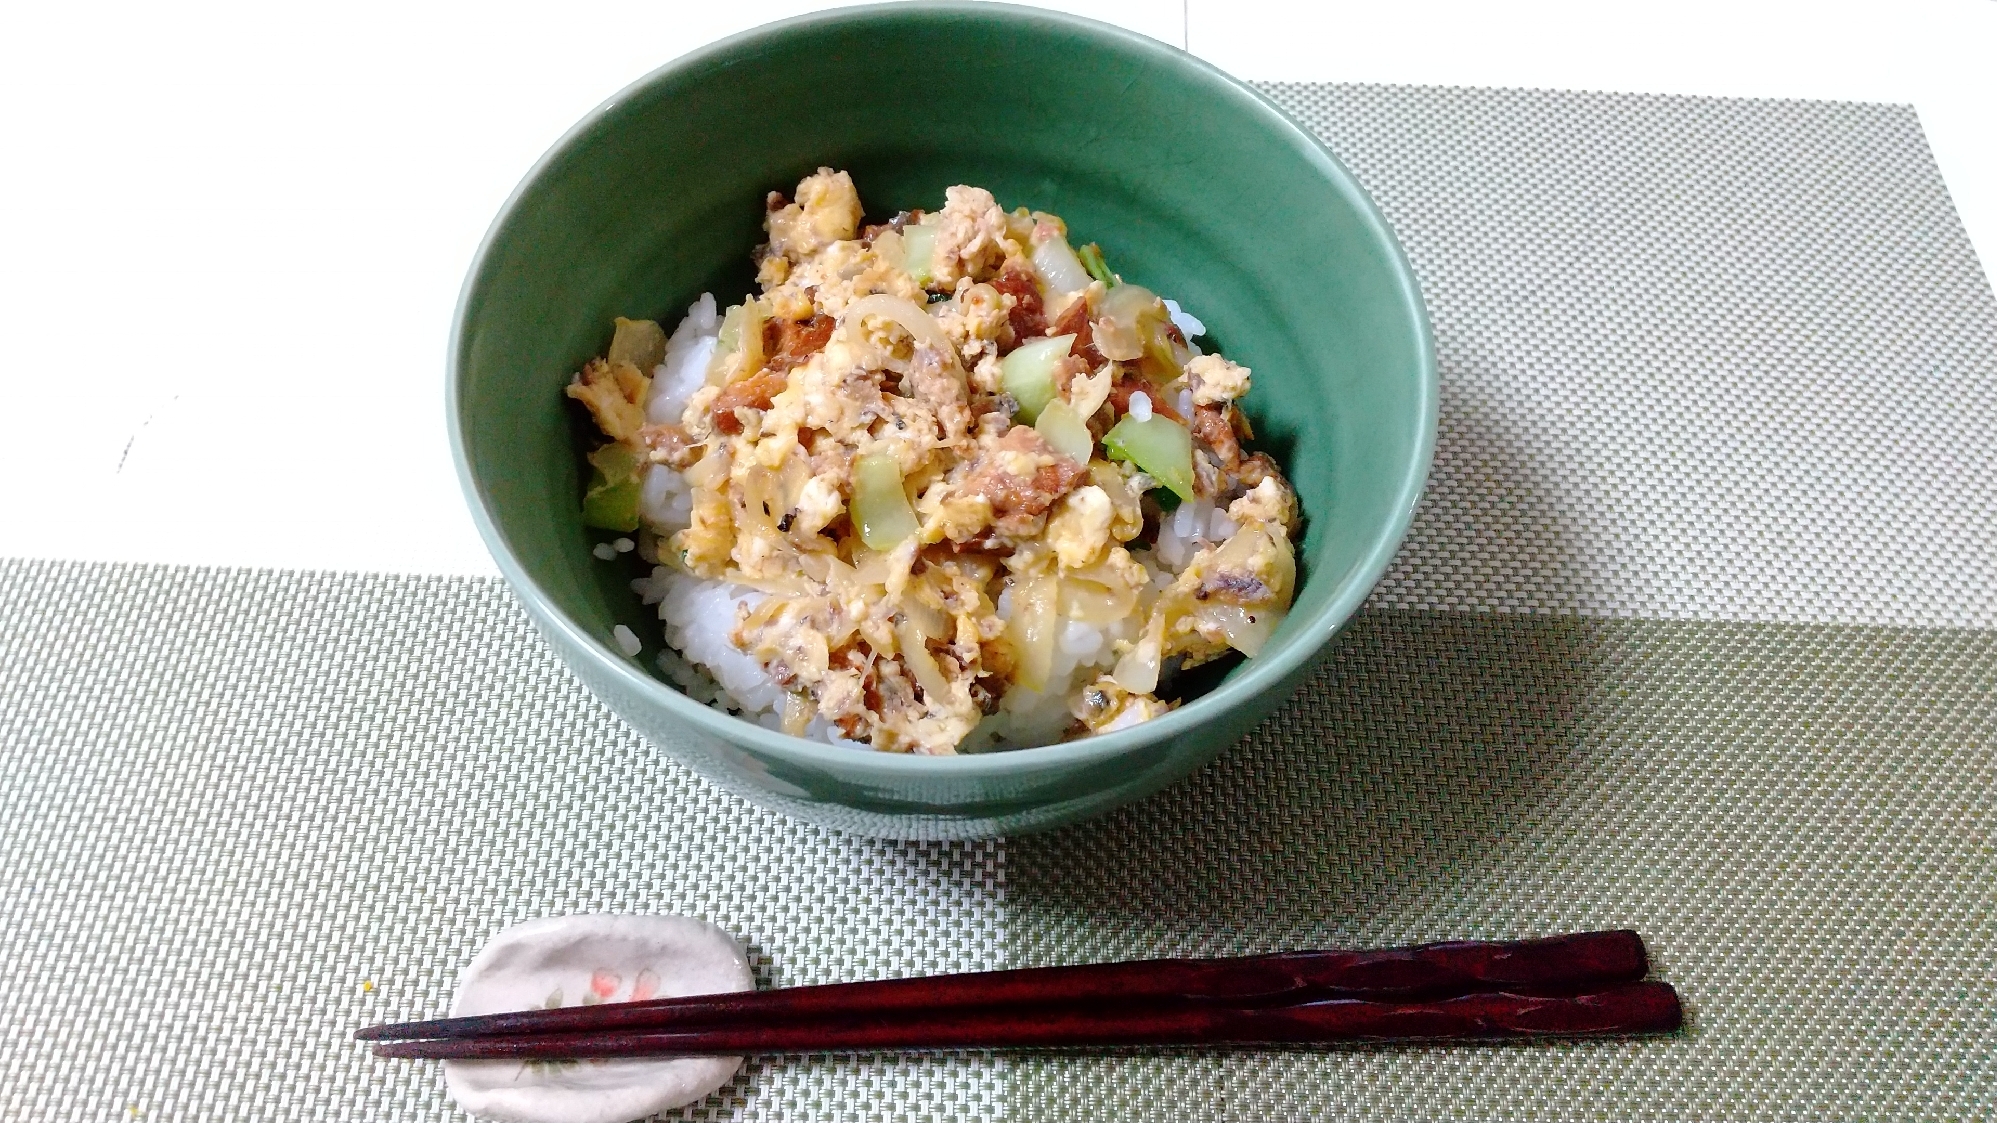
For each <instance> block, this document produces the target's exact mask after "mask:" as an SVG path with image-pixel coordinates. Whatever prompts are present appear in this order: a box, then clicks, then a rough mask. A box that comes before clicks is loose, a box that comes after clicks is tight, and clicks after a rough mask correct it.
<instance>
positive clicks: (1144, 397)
mask: <svg viewBox="0 0 1997 1123" xmlns="http://www.w3.org/2000/svg"><path fill="white" fill-rule="evenodd" d="M1130 419H1131V420H1132V421H1135V422H1137V423H1138V424H1139V425H1142V424H1144V423H1145V422H1146V421H1149V420H1151V395H1149V394H1147V393H1145V392H1144V391H1142V390H1139V391H1138V392H1136V393H1135V394H1132V395H1131V396H1130Z"/></svg>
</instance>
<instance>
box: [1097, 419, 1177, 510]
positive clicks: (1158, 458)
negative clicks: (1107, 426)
mask: <svg viewBox="0 0 1997 1123" xmlns="http://www.w3.org/2000/svg"><path fill="white" fill-rule="evenodd" d="M1103 450H1104V451H1106V452H1108V453H1109V458H1110V459H1111V460H1127V461H1129V462H1130V463H1132V464H1135V465H1137V467H1138V468H1139V469H1141V470H1142V471H1143V472H1144V474H1146V475H1148V476H1150V477H1151V478H1153V479H1155V480H1157V481H1158V482H1159V483H1162V484H1164V485H1165V486H1166V487H1168V488H1171V489H1172V491H1173V493H1174V494H1176V495H1177V496H1178V497H1179V498H1181V499H1191V498H1192V497H1193V435H1192V434H1191V433H1189V432H1187V431H1186V427H1185V426H1184V425H1181V424H1179V423H1178V422H1176V421H1174V420H1172V419H1171V418H1169V417H1166V416H1165V415H1163V414H1159V413H1154V414H1152V415H1151V418H1150V420H1148V421H1139V420H1137V419H1136V418H1133V417H1129V416H1126V417H1124V418H1123V420H1121V421H1118V422H1117V423H1116V427H1115V428H1113V429H1111V430H1110V431H1109V432H1107V433H1105V434H1103Z"/></svg>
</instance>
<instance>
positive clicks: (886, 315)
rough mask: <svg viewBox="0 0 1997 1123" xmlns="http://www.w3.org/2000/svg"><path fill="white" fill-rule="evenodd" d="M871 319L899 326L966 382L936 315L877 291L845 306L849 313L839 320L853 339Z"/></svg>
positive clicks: (849, 337) (954, 352) (953, 347)
mask: <svg viewBox="0 0 1997 1123" xmlns="http://www.w3.org/2000/svg"><path fill="white" fill-rule="evenodd" d="M868 316H878V317H880V318H881V319H883V320H887V321H889V322H891V323H895V324H899V325H900V326H901V329H902V330H903V331H906V332H907V333H908V334H909V335H910V336H912V337H914V339H915V345H916V346H918V347H927V348H929V349H930V350H932V351H935V352H936V353H937V355H938V356H939V357H941V358H942V360H943V363H944V369H945V370H947V371H949V372H951V373H952V374H954V375H955V376H956V377H957V380H958V381H960V382H961V381H963V380H964V368H963V366H962V365H961V364H959V363H958V362H957V348H956V347H955V346H953V345H952V344H951V342H950V336H949V334H948V333H947V332H945V331H944V330H943V325H942V324H939V323H937V322H936V318H935V317H934V316H931V315H930V314H929V313H927V312H924V311H923V310H922V309H920V308H917V307H916V306H915V305H914V304H912V303H910V302H908V301H906V300H903V299H902V298H901V297H898V296H890V295H888V294H887V293H884V292H877V293H875V294H873V295H872V296H863V297H861V298H860V299H858V300H856V301H854V302H853V303H851V304H848V305H847V306H846V311H845V312H844V313H843V314H841V315H840V317H839V327H840V330H841V331H844V332H846V333H847V338H848V339H851V338H853V337H854V334H855V333H857V332H858V331H859V329H860V323H861V321H863V320H864V319H866V318H867V317H868Z"/></svg>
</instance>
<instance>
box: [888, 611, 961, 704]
mask: <svg viewBox="0 0 1997 1123" xmlns="http://www.w3.org/2000/svg"><path fill="white" fill-rule="evenodd" d="M894 638H895V643H896V644H897V645H899V646H900V647H901V661H902V665H903V666H905V667H907V668H908V672H909V673H910V674H912V675H914V676H915V684H916V685H917V686H920V687H921V688H922V692H923V693H924V694H925V695H927V696H928V702H929V705H930V706H931V707H932V708H937V707H941V706H942V705H944V702H945V699H947V698H949V697H950V680H949V679H946V678H944V677H943V668H941V667H939V666H937V665H936V657H935V656H934V655H931V654H930V653H929V647H928V641H927V640H925V639H924V638H923V635H922V630H921V629H920V628H917V627H916V626H915V621H913V620H910V619H909V618H908V617H906V616H904V617H902V619H901V622H900V623H897V624H896V625H895V628H894Z"/></svg>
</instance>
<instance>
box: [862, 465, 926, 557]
mask: <svg viewBox="0 0 1997 1123" xmlns="http://www.w3.org/2000/svg"><path fill="white" fill-rule="evenodd" d="M852 515H853V522H854V523H855V524H856V525H857V526H859V528H860V541H862V542H865V543H866V544H867V548H868V549H869V550H891V549H893V548H894V547H895V545H896V544H897V543H899V542H900V541H901V540H902V539H904V538H907V537H908V536H909V535H911V534H914V533H915V532H916V530H917V529H918V528H919V524H918V523H917V522H916V520H915V509H914V508H913V507H910V506H909V505H908V492H907V491H905V490H903V488H902V479H901V464H900V463H898V462H897V461H896V460H895V458H894V457H892V456H886V455H883V454H881V453H874V454H872V455H870V456H862V457H860V458H859V459H858V460H855V461H853V510H852Z"/></svg>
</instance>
